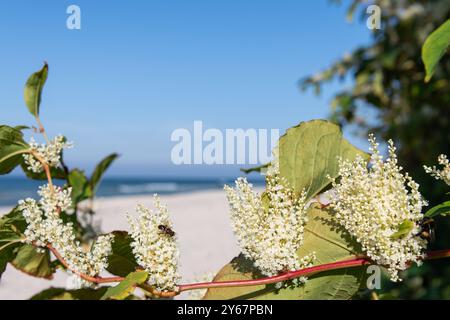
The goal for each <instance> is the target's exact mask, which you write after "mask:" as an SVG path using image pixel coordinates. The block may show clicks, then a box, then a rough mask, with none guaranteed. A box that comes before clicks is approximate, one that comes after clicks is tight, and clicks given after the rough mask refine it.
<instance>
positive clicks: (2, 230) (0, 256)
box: [0, 208, 26, 277]
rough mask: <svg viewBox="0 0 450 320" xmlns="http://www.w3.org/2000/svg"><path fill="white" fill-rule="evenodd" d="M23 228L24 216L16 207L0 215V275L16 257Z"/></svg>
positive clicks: (24, 225) (24, 226) (22, 237)
mask: <svg viewBox="0 0 450 320" xmlns="http://www.w3.org/2000/svg"><path fill="white" fill-rule="evenodd" d="M25 228H26V222H25V218H24V217H23V216H22V214H21V212H20V211H19V210H17V208H14V209H13V210H12V211H11V212H9V213H8V214H6V215H4V216H2V217H0V277H1V275H2V273H3V272H4V271H5V269H6V265H7V264H8V263H9V262H11V261H13V260H14V258H15V257H16V254H17V250H16V249H17V248H18V247H20V246H22V245H23V243H22V240H23V239H24V235H23V232H24V231H25Z"/></svg>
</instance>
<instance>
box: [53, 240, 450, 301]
mask: <svg viewBox="0 0 450 320" xmlns="http://www.w3.org/2000/svg"><path fill="white" fill-rule="evenodd" d="M47 248H48V249H49V250H50V251H51V252H52V253H53V254H54V255H55V257H56V258H57V259H58V260H59V261H60V262H61V263H62V264H63V265H64V266H65V267H66V268H67V269H69V270H71V271H72V272H73V273H75V274H76V275H78V276H79V277H80V278H82V279H84V280H87V281H89V282H93V283H98V284H100V283H113V282H120V281H122V280H124V279H125V278H123V277H108V278H104V277H100V276H96V277H92V276H88V275H86V274H83V273H80V272H78V271H76V270H73V269H72V268H71V267H70V266H69V265H68V263H67V262H66V261H65V260H64V258H63V257H62V256H61V255H60V254H59V252H58V251H57V250H56V249H55V248H53V247H52V246H51V245H50V244H49V245H47ZM447 257H450V249H448V250H439V251H430V252H428V253H427V254H426V256H425V258H424V260H433V259H440V258H447ZM369 264H373V262H372V261H371V260H370V259H369V258H366V257H355V258H351V259H347V260H342V261H338V262H332V263H326V264H321V265H318V266H314V267H310V268H305V269H301V270H296V271H289V272H286V273H283V274H280V275H278V276H273V277H266V278H260V279H253V280H236V281H218V282H202V283H192V284H182V285H179V286H178V290H177V291H169V292H160V291H157V290H155V289H154V288H152V287H150V286H148V285H143V286H141V288H142V289H144V290H146V291H149V292H150V293H152V294H153V295H155V296H159V297H173V296H176V295H178V294H179V293H181V292H183V291H189V290H196V289H207V288H229V287H248V286H258V285H267V284H273V283H277V282H282V281H287V280H291V279H295V278H298V277H303V276H311V275H313V274H317V273H320V272H324V271H331V270H338V269H344V268H353V267H359V266H364V265H369Z"/></svg>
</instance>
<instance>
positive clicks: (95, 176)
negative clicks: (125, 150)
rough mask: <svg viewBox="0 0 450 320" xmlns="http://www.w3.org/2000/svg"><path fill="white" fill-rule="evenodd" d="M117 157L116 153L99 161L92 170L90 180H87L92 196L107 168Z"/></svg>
mask: <svg viewBox="0 0 450 320" xmlns="http://www.w3.org/2000/svg"><path fill="white" fill-rule="evenodd" d="M118 157H119V155H118V154H117V153H113V154H110V155H109V156H107V157H105V158H104V159H103V160H102V161H100V162H99V163H98V164H97V166H96V167H95V169H94V172H93V173H92V176H91V178H90V179H89V184H90V186H91V189H92V196H94V195H95V192H96V191H97V188H98V185H99V183H100V181H101V179H102V176H103V174H104V173H105V171H106V170H107V169H108V168H109V166H110V165H111V164H112V163H113V161H114V160H116V159H117V158H118Z"/></svg>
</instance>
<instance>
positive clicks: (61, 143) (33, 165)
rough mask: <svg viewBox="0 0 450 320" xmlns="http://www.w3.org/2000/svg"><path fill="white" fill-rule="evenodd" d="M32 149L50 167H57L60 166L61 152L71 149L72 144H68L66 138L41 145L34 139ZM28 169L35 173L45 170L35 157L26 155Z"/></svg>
mask: <svg viewBox="0 0 450 320" xmlns="http://www.w3.org/2000/svg"><path fill="white" fill-rule="evenodd" d="M29 144H30V149H31V151H33V152H34V153H36V154H37V155H38V156H39V157H40V158H42V160H44V161H45V162H46V163H47V164H48V165H49V166H50V167H57V166H59V164H60V160H61V159H60V157H61V151H62V150H63V149H64V148H71V147H72V143H70V142H66V141H65V138H64V136H62V135H58V136H56V137H55V138H54V139H53V140H52V141H50V143H48V144H39V143H37V142H36V141H35V140H34V139H33V138H31V141H30V143H29ZM23 157H24V159H25V164H26V165H27V166H28V169H29V170H31V171H32V172H35V173H40V172H42V171H43V170H44V168H43V167H42V163H41V162H40V161H39V160H38V159H36V158H35V157H34V155H32V154H29V153H26V154H24V155H23Z"/></svg>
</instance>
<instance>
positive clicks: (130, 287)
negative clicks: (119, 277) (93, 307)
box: [102, 271, 148, 300]
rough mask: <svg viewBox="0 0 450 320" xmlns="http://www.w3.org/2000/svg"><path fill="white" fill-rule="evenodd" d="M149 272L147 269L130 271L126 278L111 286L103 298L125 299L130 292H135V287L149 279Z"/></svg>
mask: <svg viewBox="0 0 450 320" xmlns="http://www.w3.org/2000/svg"><path fill="white" fill-rule="evenodd" d="M147 277H148V273H147V272H146V271H136V272H133V273H130V274H129V275H127V276H126V278H125V280H123V281H122V282H120V283H119V284H118V285H116V286H115V287H110V288H108V290H106V293H105V294H104V295H103V297H102V300H106V299H114V300H124V299H126V298H127V297H128V296H129V295H130V294H132V293H133V291H134V289H135V287H136V286H137V285H139V284H142V283H144V282H145V280H147Z"/></svg>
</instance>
